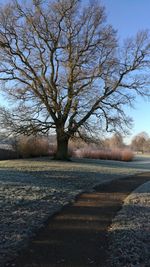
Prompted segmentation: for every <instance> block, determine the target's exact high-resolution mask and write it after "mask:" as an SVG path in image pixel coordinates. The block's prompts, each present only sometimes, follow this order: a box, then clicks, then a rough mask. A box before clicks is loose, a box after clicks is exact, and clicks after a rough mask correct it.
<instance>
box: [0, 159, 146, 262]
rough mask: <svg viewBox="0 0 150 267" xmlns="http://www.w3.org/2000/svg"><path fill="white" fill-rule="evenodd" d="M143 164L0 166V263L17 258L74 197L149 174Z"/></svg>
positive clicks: (41, 162) (13, 163) (88, 162)
mask: <svg viewBox="0 0 150 267" xmlns="http://www.w3.org/2000/svg"><path fill="white" fill-rule="evenodd" d="M147 162H149V161H147V160H145V161H137V162H133V163H132V164H131V163H119V162H117V163H116V162H106V161H98V160H97V161H92V160H80V161H78V160H77V161H76V162H74V163H60V162H53V161H51V162H50V161H49V160H47V159H42V160H41V159H39V160H38V159H36V160H20V161H19V160H18V161H17V160H12V161H3V162H0V218H1V220H0V236H1V239H0V263H1V267H3V266H7V265H6V264H7V262H8V261H9V260H10V259H11V258H12V257H16V255H17V254H18V252H19V250H20V249H22V248H23V247H24V246H26V245H27V243H28V240H29V238H30V237H31V236H32V237H33V235H34V234H35V233H36V231H37V230H38V229H39V228H40V227H42V226H43V224H44V222H45V221H46V220H47V218H48V217H49V216H50V215H52V214H54V213H55V212H56V211H58V210H60V209H61V208H62V206H64V205H66V204H67V203H69V202H71V201H73V200H74V198H75V196H76V195H78V194H79V193H81V192H83V191H90V190H92V188H93V187H94V186H96V185H98V184H101V183H103V182H108V181H111V180H113V179H118V178H123V177H125V176H129V175H131V174H135V173H139V172H143V171H149V170H150V169H149V165H148V164H147Z"/></svg>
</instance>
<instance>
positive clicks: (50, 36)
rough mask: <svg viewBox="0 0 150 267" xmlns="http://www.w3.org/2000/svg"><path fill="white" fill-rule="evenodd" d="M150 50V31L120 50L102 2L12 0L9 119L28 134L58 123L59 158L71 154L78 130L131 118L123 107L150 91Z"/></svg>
mask: <svg viewBox="0 0 150 267" xmlns="http://www.w3.org/2000/svg"><path fill="white" fill-rule="evenodd" d="M93 2H94V1H93ZM149 52H150V46H149V36H148V32H146V31H145V32H140V33H138V34H137V36H136V37H135V38H134V39H128V40H127V41H126V42H125V44H124V46H123V47H122V48H121V49H119V47H118V43H117V39H116V32H115V31H114V30H113V28H112V27H111V26H110V25H107V24H106V17H105V12H104V8H103V7H102V6H100V5H98V4H96V2H94V3H93V4H89V6H83V5H82V3H81V1H79V0H56V1H55V2H53V3H52V2H51V1H40V0H32V1H28V6H26V5H25V4H20V3H19V2H18V1H17V0H16V1H11V2H10V3H9V4H8V5H4V6H3V8H1V10H0V80H1V81H2V82H3V83H2V84H3V88H4V90H5V92H7V93H8V94H9V96H11V97H12V98H13V99H15V108H14V109H13V112H11V113H9V112H8V111H7V110H2V112H1V115H4V117H5V124H7V126H8V128H11V127H12V128H13V130H14V131H15V132H17V133H21V134H22V133H23V134H35V133H38V132H42V133H47V132H48V131H50V129H53V128H54V129H55V131H56V134H57V153H56V158H57V159H67V158H68V141H69V139H70V138H71V137H73V136H75V135H76V134H78V135H79V136H81V135H82V132H85V131H88V132H90V131H93V130H94V129H95V126H96V127H99V128H101V129H104V128H105V129H106V130H107V131H113V130H116V129H119V130H124V129H125V126H128V125H129V124H130V119H129V118H128V117H127V116H126V115H125V112H124V110H123V107H124V105H132V104H133V100H134V98H135V95H136V94H135V93H138V94H140V95H141V96H144V95H148V94H149V89H148V77H146V75H144V71H143V70H144V69H147V68H148V65H149ZM4 82H5V83H4ZM3 122H4V119H3ZM6 122H7V123H6Z"/></svg>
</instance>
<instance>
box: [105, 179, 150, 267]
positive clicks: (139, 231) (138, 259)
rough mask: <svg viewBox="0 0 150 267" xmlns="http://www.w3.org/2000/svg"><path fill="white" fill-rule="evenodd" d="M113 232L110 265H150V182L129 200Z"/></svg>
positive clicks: (131, 195)
mask: <svg viewBox="0 0 150 267" xmlns="http://www.w3.org/2000/svg"><path fill="white" fill-rule="evenodd" d="M109 232H110V234H111V246H110V251H111V252H110V255H111V263H110V266H115V267H125V266H128V267H133V266H135V267H142V266H143V267H149V266H150V182H147V183H145V184H143V185H141V186H140V187H138V188H137V189H136V190H135V191H133V192H132V193H131V194H130V195H129V196H128V197H127V198H126V199H125V202H124V205H123V208H122V209H121V210H120V211H119V213H118V215H117V216H116V217H115V218H114V220H113V223H112V225H111V227H110V230H109Z"/></svg>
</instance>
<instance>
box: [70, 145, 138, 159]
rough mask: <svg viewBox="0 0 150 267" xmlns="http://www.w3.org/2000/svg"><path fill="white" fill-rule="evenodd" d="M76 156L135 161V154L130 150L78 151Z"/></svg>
mask: <svg viewBox="0 0 150 267" xmlns="http://www.w3.org/2000/svg"><path fill="white" fill-rule="evenodd" d="M74 155H75V156H76V157H78V158H91V159H104V160H119V161H131V160H132V159H133V156H134V155H133V152H132V151H130V150H119V149H117V150H91V149H90V148H88V149H78V150H76V151H75V153H74Z"/></svg>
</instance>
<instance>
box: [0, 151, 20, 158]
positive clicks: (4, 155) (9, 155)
mask: <svg viewBox="0 0 150 267" xmlns="http://www.w3.org/2000/svg"><path fill="white" fill-rule="evenodd" d="M15 158H17V154H16V152H15V151H13V150H11V149H2V148H1V149H0V160H7V159H15Z"/></svg>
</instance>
